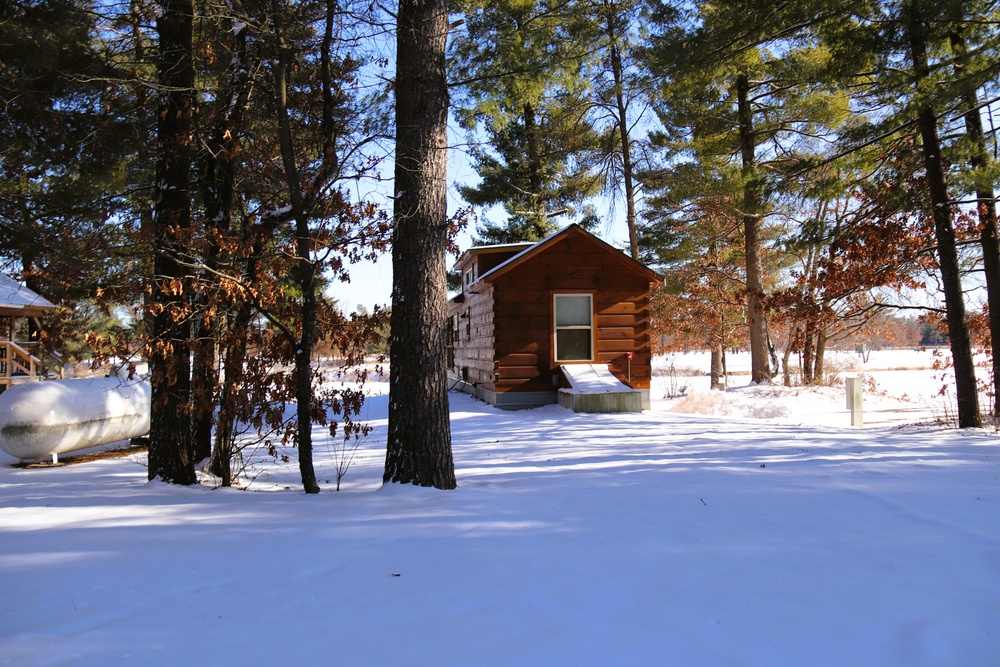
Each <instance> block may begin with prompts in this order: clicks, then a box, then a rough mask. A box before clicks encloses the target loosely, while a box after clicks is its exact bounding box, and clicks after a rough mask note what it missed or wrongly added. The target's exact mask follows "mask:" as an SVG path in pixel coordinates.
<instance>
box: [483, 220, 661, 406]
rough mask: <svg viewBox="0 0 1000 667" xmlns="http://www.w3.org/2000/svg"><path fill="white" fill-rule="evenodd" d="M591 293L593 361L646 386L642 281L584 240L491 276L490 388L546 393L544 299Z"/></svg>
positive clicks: (554, 372)
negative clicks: (493, 349)
mask: <svg viewBox="0 0 1000 667" xmlns="http://www.w3.org/2000/svg"><path fill="white" fill-rule="evenodd" d="M557 292H558V293H565V292H581V293H586V292H589V293H592V294H593V295H594V310H595V313H596V318H595V320H596V321H595V326H596V328H597V333H596V357H597V358H596V359H595V360H594V361H595V363H610V364H611V369H612V371H613V372H614V373H615V375H617V376H618V377H619V379H620V380H622V381H626V380H627V379H628V373H629V364H628V361H627V359H626V353H628V352H632V355H633V357H632V361H631V380H632V381H631V385H632V386H633V387H635V388H636V389H649V382H650V376H651V372H650V371H651V368H650V360H651V359H650V344H649V280H648V278H647V277H645V276H642V275H640V274H637V273H636V272H635V271H631V270H629V269H628V267H627V265H626V264H625V263H624V262H622V261H620V260H618V258H616V257H614V256H613V255H612V254H610V253H608V252H606V251H602V250H601V249H600V248H598V247H595V246H594V244H593V243H590V242H588V241H587V240H586V239H580V238H568V239H566V240H564V241H561V242H559V243H557V244H554V245H553V246H552V247H551V248H548V249H546V251H544V252H542V253H539V254H538V255H537V256H536V257H533V258H531V259H529V260H527V261H525V262H524V263H523V264H521V265H519V266H517V267H516V268H514V269H512V270H511V271H510V272H509V273H506V274H505V275H503V276H500V277H498V278H496V279H495V282H494V289H493V302H494V316H495V327H494V334H493V336H494V342H493V344H494V345H495V346H496V363H495V373H496V374H497V380H496V391H497V392H503V391H553V390H554V389H555V388H556V386H555V385H554V384H553V376H558V375H559V371H558V367H559V364H556V363H555V362H554V361H553V360H552V335H553V332H552V295H553V293H557Z"/></svg>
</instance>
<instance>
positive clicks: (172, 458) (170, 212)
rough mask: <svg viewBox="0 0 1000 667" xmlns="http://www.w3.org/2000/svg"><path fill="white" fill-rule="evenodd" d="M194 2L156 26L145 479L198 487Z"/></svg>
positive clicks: (170, 5) (167, 6) (168, 9)
mask: <svg viewBox="0 0 1000 667" xmlns="http://www.w3.org/2000/svg"><path fill="white" fill-rule="evenodd" d="M193 17H194V8H193V6H192V2H191V0H165V3H164V6H163V11H162V13H161V14H160V16H159V18H158V19H157V22H156V27H157V32H158V33H159V39H160V47H159V48H160V58H159V81H160V85H161V86H162V91H161V92H160V105H159V107H160V110H159V120H158V122H157V141H158V144H159V149H160V150H159V156H158V158H157V165H156V167H157V168H156V172H157V173H156V199H155V205H154V217H153V228H154V230H153V231H154V238H153V248H154V253H155V259H154V276H153V284H152V299H151V303H150V309H151V311H152V313H153V317H152V331H151V334H150V339H151V341H150V343H151V345H150V347H151V350H150V355H149V361H150V374H151V385H152V411H151V413H150V431H149V470H148V475H149V479H155V478H160V479H162V480H163V481H165V482H171V483H174V484H193V483H194V482H195V481H196V477H195V472H194V460H193V457H192V452H191V423H190V389H191V377H190V366H191V362H190V359H189V349H190V348H189V340H190V329H191V321H190V298H191V295H190V289H191V284H190V280H189V276H188V274H187V271H186V270H185V269H184V268H183V267H182V266H181V265H180V264H179V263H178V261H177V258H178V257H179V256H180V254H182V253H184V252H185V248H186V247H187V246H188V242H189V239H188V238H187V237H188V232H189V230H190V227H191V198H190V190H189V177H190V159H191V156H190V136H191V129H192V118H193V115H194V64H193V59H192V21H193Z"/></svg>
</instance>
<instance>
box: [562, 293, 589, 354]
mask: <svg viewBox="0 0 1000 667" xmlns="http://www.w3.org/2000/svg"><path fill="white" fill-rule="evenodd" d="M552 299H553V308H552V309H553V311H554V320H555V348H556V349H555V357H556V361H592V360H593V359H594V297H593V295H591V294H555V295H553V297H552Z"/></svg>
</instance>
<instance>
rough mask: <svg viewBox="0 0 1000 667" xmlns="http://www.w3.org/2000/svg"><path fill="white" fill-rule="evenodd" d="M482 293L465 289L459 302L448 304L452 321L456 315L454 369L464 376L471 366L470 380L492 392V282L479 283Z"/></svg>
mask: <svg viewBox="0 0 1000 667" xmlns="http://www.w3.org/2000/svg"><path fill="white" fill-rule="evenodd" d="M479 288H480V289H481V292H479V293H476V292H466V293H465V294H464V296H463V300H462V301H461V302H460V303H455V302H454V301H453V302H452V303H451V304H450V305H449V308H448V315H449V322H450V321H451V319H450V318H451V317H456V318H457V322H458V328H457V330H456V331H455V332H454V334H453V342H452V344H453V345H454V348H453V349H454V359H455V361H454V365H453V366H452V372H453V374H454V375H455V376H456V377H459V378H461V377H462V369H463V368H468V369H469V370H468V378H467V381H468V382H469V383H472V384H474V385H476V386H478V387H483V388H485V389H489V390H490V391H493V389H494V382H493V379H494V375H493V338H494V336H493V285H490V284H488V283H486V284H482V285H480V286H479Z"/></svg>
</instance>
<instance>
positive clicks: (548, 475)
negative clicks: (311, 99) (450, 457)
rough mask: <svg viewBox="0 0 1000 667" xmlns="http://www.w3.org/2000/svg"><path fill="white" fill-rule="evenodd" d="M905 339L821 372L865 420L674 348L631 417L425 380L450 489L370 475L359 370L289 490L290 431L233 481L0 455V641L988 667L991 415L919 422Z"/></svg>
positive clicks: (365, 656)
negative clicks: (528, 403)
mask: <svg viewBox="0 0 1000 667" xmlns="http://www.w3.org/2000/svg"><path fill="white" fill-rule="evenodd" d="M855 356H856V355H855ZM889 356H891V355H889ZM910 356H912V357H914V358H915V359H917V361H915V362H913V365H912V366H911V365H909V362H907V363H900V359H901V356H900V357H899V358H894V359H893V360H890V359H888V356H883V358H882V359H881V360H880V359H879V355H878V354H877V353H873V354H872V357H871V358H870V360H869V363H868V364H867V365H866V367H865V368H852V369H848V370H845V373H844V374H845V375H848V374H854V373H856V372H858V371H861V372H865V373H871V374H873V375H874V376H875V377H876V380H877V383H878V386H879V389H878V395H877V396H869V395H866V397H865V407H866V411H868V410H871V417H872V420H873V421H872V422H871V423H870V424H868V425H866V426H865V427H864V428H852V427H850V426H848V424H849V423H850V421H849V416H848V414H847V411H846V407H845V397H844V390H843V387H842V386H840V387H832V388H822V389H820V390H805V389H802V388H789V389H786V388H778V387H746V386H742V387H741V386H740V385H745V384H746V382H747V378H746V376H735V377H733V378H732V381H731V386H732V387H734V388H733V389H731V390H730V391H728V392H725V393H720V392H714V396H712V395H711V392H708V390H707V384H708V378H707V377H704V376H692V375H691V373H690V371H692V370H700V371H704V370H706V369H707V359H702V360H700V359H699V358H697V357H696V356H691V355H689V356H688V357H687V358H686V359H685V361H688V362H691V363H686V364H684V366H685V372H684V373H680V372H679V369H680V368H681V364H678V363H677V362H678V361H679V360H678V359H674V367H675V369H677V370H678V374H677V377H679V378H684V381H685V383H688V384H690V387H689V389H688V391H687V392H686V394H687V395H686V396H685V397H677V398H672V399H669V400H665V399H663V396H664V394H666V393H667V392H666V391H665V387H667V386H668V385H669V384H670V383H671V381H672V378H671V376H670V375H658V376H657V378H656V384H655V386H654V390H653V399H654V400H653V409H652V410H651V411H649V412H645V413H642V414H626V415H580V414H574V413H572V412H569V411H566V410H564V409H562V408H558V407H555V406H551V407H545V408H539V409H536V410H530V411H524V412H516V413H512V412H501V411H498V410H495V409H493V408H491V407H489V406H486V405H484V404H482V403H479V402H476V401H475V400H473V399H472V398H470V397H468V396H465V395H461V394H452V397H451V398H452V429H453V442H454V451H455V458H456V467H457V475H458V481H459V485H460V488H459V489H458V490H457V491H450V492H442V491H434V490H428V489H419V488H415V487H399V486H395V485H393V486H389V487H385V488H380V479H381V472H382V470H381V468H382V461H383V458H384V432H385V423H386V406H387V399H386V397H385V396H384V391H385V385H384V384H376V385H372V387H371V389H372V391H373V393H374V394H375V395H373V396H372V397H371V398H370V399H369V401H368V403H367V404H366V410H367V415H366V416H367V418H368V419H369V420H370V421H371V423H372V424H373V425H375V426H376V431H375V433H374V434H373V435H372V436H371V438H369V440H368V441H367V442H366V443H365V444H364V445H363V446H362V448H361V449H360V450H359V452H358V457H357V459H356V461H355V463H354V465H353V466H352V467H351V469H350V470H349V471H348V473H347V476H346V477H345V478H344V480H343V490H342V491H341V492H340V493H334V492H333V491H332V489H333V484H334V481H335V479H334V464H333V458H334V454H333V451H332V450H333V447H332V445H331V444H330V442H329V440H328V439H326V440H323V441H322V442H321V444H320V446H319V448H318V449H319V451H318V452H317V455H316V463H317V468H318V471H319V475H320V479H321V481H322V482H324V483H323V484H322V486H323V488H324V493H322V494H320V495H319V496H310V497H307V496H305V495H304V494H302V493H301V491H300V490H299V489H300V487H299V483H298V479H297V468H296V463H295V461H294V455H293V458H292V460H291V461H290V462H288V463H282V462H270V461H266V460H263V459H260V458H258V459H257V461H256V463H255V465H254V467H253V470H252V472H253V473H254V474H255V475H256V478H255V481H254V482H253V484H251V485H250V487H249V491H241V490H235V489H229V490H223V489H213V488H211V485H210V482H209V481H208V480H206V483H205V485H203V486H201V487H196V488H178V487H172V486H168V485H164V484H160V483H148V482H147V481H146V470H145V468H144V459H143V458H142V457H134V456H133V457H127V458H122V459H112V460H103V461H96V462H92V463H84V464H77V465H68V466H63V467H47V468H34V469H17V468H13V467H11V466H10V464H12V463H14V461H13V460H11V459H9V458H8V457H6V455H2V454H0V456H2V457H4V458H2V459H0V464H2V467H0V577H2V581H3V582H4V583H3V588H2V591H3V595H2V597H0V664H2V665H31V666H43V665H74V666H75V665H87V666H89V665H93V666H98V665H100V666H106V665H142V666H143V667H148V666H159V665H162V666H176V665H241V666H243V665H305V664H319V665H333V664H336V665H669V666H683V667H688V666H698V665H709V666H713V665H720V666H728V665H733V666H738V665H746V666H758V665H759V666H784V665H788V666H796V667H798V666H813V665H830V666H838V667H842V666H855V667H857V666H869V665H870V666H873V667H874V666H880V667H881V666H900V667H903V666H906V667H917V666H923V665H941V666H949V667H953V666H966V665H968V666H989V665H1000V456H998V453H1000V452H998V447H1000V436H998V435H997V434H996V433H995V432H994V431H993V430H991V429H983V430H979V431H971V430H970V431H964V432H958V431H955V430H948V429H945V428H943V427H941V426H938V425H935V424H933V423H930V422H928V421H926V420H929V419H932V418H933V417H934V416H935V415H942V414H945V413H946V412H947V411H946V409H945V408H943V407H938V405H937V404H936V403H935V401H936V400H938V401H939V400H940V399H939V397H935V393H936V391H937V388H938V387H939V386H940V382H939V381H938V380H936V379H935V377H934V373H933V372H931V371H928V370H926V365H927V362H926V359H927V358H928V357H927V354H919V355H918V354H916V353H913V354H911V355H910ZM908 358H909V357H908ZM919 359H924V360H925V361H919ZM918 362H919V364H922V365H923V366H924V369H923V370H920V369H919V368H918V369H917V370H887V369H890V368H891V369H899V368H917V366H918ZM739 363H741V361H740V359H738V358H731V359H730V369H731V370H733V369H734V367H735V366H736V365H738V364H739ZM699 364H700V365H699ZM668 365H669V360H666V359H664V360H659V361H658V363H657V367H658V369H660V370H661V371H662V370H663V369H665V368H666V367H667V366H668ZM899 373H903V374H905V375H903V376H902V378H901V379H900V378H899V377H896V376H895V375H894V374H899ZM701 383H703V385H702V384H701ZM379 394H382V395H379ZM904 395H905V396H904ZM678 410H687V411H688V412H678ZM867 417H868V414H866V422H867V421H868V420H867ZM913 422H923V423H913ZM316 435H317V437H319V438H323V437H326V436H325V431H323V430H322V429H317V432H316Z"/></svg>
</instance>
